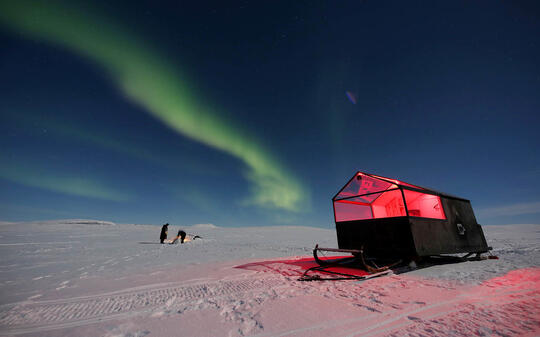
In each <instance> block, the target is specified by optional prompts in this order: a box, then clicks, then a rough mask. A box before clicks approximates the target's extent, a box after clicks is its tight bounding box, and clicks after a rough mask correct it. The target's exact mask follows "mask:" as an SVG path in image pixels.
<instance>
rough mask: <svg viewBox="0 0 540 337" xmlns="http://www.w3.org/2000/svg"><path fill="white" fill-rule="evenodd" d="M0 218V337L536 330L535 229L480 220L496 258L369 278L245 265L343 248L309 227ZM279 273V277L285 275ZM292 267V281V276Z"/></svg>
mask: <svg viewBox="0 0 540 337" xmlns="http://www.w3.org/2000/svg"><path fill="white" fill-rule="evenodd" d="M178 229H184V230H186V231H187V232H188V233H191V234H197V235H200V236H202V237H203V239H202V240H195V241H192V242H189V243H186V244H183V245H160V244H159V243H158V237H159V232H160V227H157V226H149V225H115V224H113V223H109V222H102V221H90V220H71V221H66V220H63V221H47V222H32V223H0V335H2V336H11V335H18V336H109V337H112V336H132V337H134V336H261V337H262V336H325V337H328V336H404V335H409V336H471V335H479V336H540V267H539V263H540V226H539V225H508V226H484V227H483V229H484V232H485V235H486V238H487V240H488V244H489V245H490V246H493V252H494V254H495V255H498V256H499V258H500V259H499V260H484V261H475V262H464V263H457V264H447V265H438V266H432V267H429V268H424V269H418V270H414V271H410V272H407V273H403V274H399V275H389V276H385V277H380V278H374V279H370V280H366V281H362V282H359V281H350V280H349V281H325V282H301V281H298V280H297V279H298V277H297V276H295V273H296V274H297V272H296V271H295V270H294V268H295V266H292V265H286V264H282V263H278V262H276V263H274V264H271V268H260V269H257V268H255V270H253V268H251V269H250V268H242V266H243V265H246V264H248V263H251V262H260V261H269V260H273V259H275V260H278V261H279V260H283V259H285V258H286V259H295V258H299V257H306V256H310V255H311V251H312V249H313V247H314V245H315V244H316V243H319V244H320V245H321V246H325V247H337V242H336V235H335V231H334V230H329V229H319V228H311V227H262V228H261V227H257V228H256V227H253V228H220V227H216V226H213V225H196V226H192V227H182V228H181V227H178V226H174V225H171V226H169V237H170V236H173V234H175V233H176V232H177V230H178ZM284 271H286V272H284ZM287 275H290V276H287Z"/></svg>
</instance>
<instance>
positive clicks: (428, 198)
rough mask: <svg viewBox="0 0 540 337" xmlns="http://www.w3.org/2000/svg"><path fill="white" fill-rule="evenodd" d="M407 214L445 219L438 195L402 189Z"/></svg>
mask: <svg viewBox="0 0 540 337" xmlns="http://www.w3.org/2000/svg"><path fill="white" fill-rule="evenodd" d="M403 193H404V194H405V201H406V202H407V209H408V210H409V216H417V217H422V218H432V219H446V216H445V215H444V210H443V207H442V204H441V198H440V197H439V196H438V195H433V194H425V193H420V192H415V191H409V190H405V189H404V190H403Z"/></svg>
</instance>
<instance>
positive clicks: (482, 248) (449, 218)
mask: <svg viewBox="0 0 540 337" xmlns="http://www.w3.org/2000/svg"><path fill="white" fill-rule="evenodd" d="M332 201H333V205H334V219H335V222H336V231H337V239H338V246H339V248H340V249H355V250H360V249H361V248H362V247H363V249H364V251H365V253H366V254H367V255H368V256H376V257H396V256H400V257H421V256H429V255H439V254H456V253H482V252H487V251H488V249H489V248H488V246H487V243H486V239H485V237H484V232H483V231H482V227H481V226H480V225H479V224H478V223H477V222H476V218H475V216H474V212H473V209H472V206H471V202H470V201H469V200H467V199H463V198H459V197H456V196H452V195H449V194H445V193H441V192H438V191H435V190H432V189H428V188H424V187H420V186H416V185H412V184H408V183H405V182H402V181H399V180H396V179H390V178H385V177H381V176H377V175H374V174H369V173H364V172H357V173H356V174H355V175H354V176H353V177H352V178H351V179H350V180H349V182H347V184H346V185H345V186H344V187H343V188H342V189H341V190H340V191H339V192H338V193H337V194H336V196H335V197H334V198H333V199H332Z"/></svg>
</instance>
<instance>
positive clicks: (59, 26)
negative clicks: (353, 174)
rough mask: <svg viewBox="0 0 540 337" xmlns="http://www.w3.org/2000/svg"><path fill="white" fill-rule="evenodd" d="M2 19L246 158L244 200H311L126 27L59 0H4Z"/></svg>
mask: <svg viewBox="0 0 540 337" xmlns="http://www.w3.org/2000/svg"><path fill="white" fill-rule="evenodd" d="M0 22H1V23H2V24H4V25H5V26H7V27H9V28H10V29H11V30H12V31H13V32H16V33H20V34H22V35H23V36H25V37H28V38H30V39H39V40H43V41H47V42H49V43H52V44H56V45H59V46H62V47H65V48H66V49H68V50H70V51H72V52H74V53H77V54H79V55H81V56H84V57H86V58H87V59H90V60H92V61H93V62H95V63H96V64H97V65H98V66H101V67H103V68H104V69H106V71H107V72H108V74H109V75H110V79H111V81H113V82H114V83H115V84H116V85H117V87H118V89H119V90H120V91H121V92H122V93H123V94H124V95H125V96H126V97H127V98H128V99H129V100H131V101H133V102H135V103H136V104H138V105H140V106H141V107H143V108H144V109H146V111H147V112H148V113H149V114H151V115H152V116H154V117H155V118H156V119H158V120H160V121H161V122H163V123H164V124H165V125H166V126H168V127H169V128H171V129H172V130H174V131H176V132H178V133H179V134H182V135H183V136H185V137H188V138H190V139H193V140H196V141H198V142H200V143H203V144H205V145H207V146H210V147H212V148H214V149H217V150H220V151H223V152H225V153H228V154H229V155H232V156H234V157H236V158H238V159H239V160H241V161H242V162H243V163H244V164H245V165H246V167H247V170H246V172H244V176H245V178H246V179H247V180H248V181H249V182H250V189H251V191H252V195H251V197H249V198H248V199H247V200H244V201H243V203H244V204H246V205H257V206H260V207H263V208H274V209H282V210H287V211H298V210H299V209H300V206H301V205H302V206H303V208H304V209H305V207H306V206H307V203H308V200H309V192H308V191H307V189H306V188H305V187H304V186H303V184H302V183H301V182H300V181H299V180H298V179H297V178H296V177H295V176H294V174H292V173H291V172H289V171H288V170H287V169H286V168H285V166H284V165H283V164H282V163H281V162H280V160H279V159H278V158H277V157H276V156H275V155H273V154H272V153H271V152H270V151H269V150H267V149H265V148H264V147H263V146H262V145H261V144H260V142H258V141H257V139H256V137H254V136H252V135H250V132H249V130H243V129H241V128H240V127H238V126H236V125H235V124H234V123H233V122H231V121H230V120H226V119H224V118H222V117H221V116H220V114H219V111H213V110H212V109H210V108H209V107H207V106H205V104H203V103H202V102H203V101H204V98H203V97H194V95H193V94H191V93H190V90H189V80H188V79H186V78H183V77H182V74H181V72H180V71H178V69H177V65H175V64H173V63H171V62H170V61H168V60H165V58H164V57H162V56H161V55H160V54H159V53H158V52H156V51H154V50H151V49H150V48H148V47H147V46H146V45H145V43H144V42H143V41H141V40H139V39H138V38H137V37H136V36H134V35H133V34H131V33H129V31H128V29H127V28H125V27H121V26H120V25H119V24H116V23H114V22H112V21H107V20H106V19H105V18H104V17H102V16H99V17H97V16H96V15H95V14H92V13H88V12H87V11H84V12H83V11H80V10H78V9H76V8H73V7H69V6H64V7H63V6H60V5H59V4H58V3H57V2H55V3H53V2H31V1H13V2H2V4H1V5H0ZM4 177H5V178H7V179H10V178H11V179H12V180H15V181H18V182H23V183H24V184H27V185H32V186H36V187H41V188H49V189H51V190H57V191H61V192H64V193H68V194H75V195H86V196H90V197H97V198H105V199H111V197H110V196H111V195H112V196H114V197H113V199H117V200H119V199H123V198H121V197H119V196H118V195H116V194H114V193H113V192H109V193H105V191H101V190H100V189H99V188H97V187H95V186H94V185H93V184H92V183H88V184H84V183H82V182H81V181H76V182H73V183H72V184H70V185H72V186H73V187H71V188H60V189H59V188H58V187H55V186H56V185H57V183H46V182H41V183H40V182H37V181H36V180H35V179H33V178H32V175H31V174H24V172H21V173H20V174H18V175H17V177H16V179H15V178H14V177H13V175H4ZM51 181H52V180H51ZM55 181H56V182H58V183H60V181H58V180H55ZM93 186H94V187H93ZM89 187H92V188H89ZM85 190H88V191H94V192H88V193H86V192H84V191H85Z"/></svg>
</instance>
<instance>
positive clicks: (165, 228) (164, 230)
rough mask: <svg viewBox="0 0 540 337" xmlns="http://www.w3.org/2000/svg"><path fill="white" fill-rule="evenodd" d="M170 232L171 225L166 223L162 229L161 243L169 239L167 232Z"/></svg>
mask: <svg viewBox="0 0 540 337" xmlns="http://www.w3.org/2000/svg"><path fill="white" fill-rule="evenodd" d="M168 230H169V224H168V223H166V224H164V225H163V227H161V234H160V235H159V241H160V242H161V243H163V241H165V239H166V238H167V231H168Z"/></svg>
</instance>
